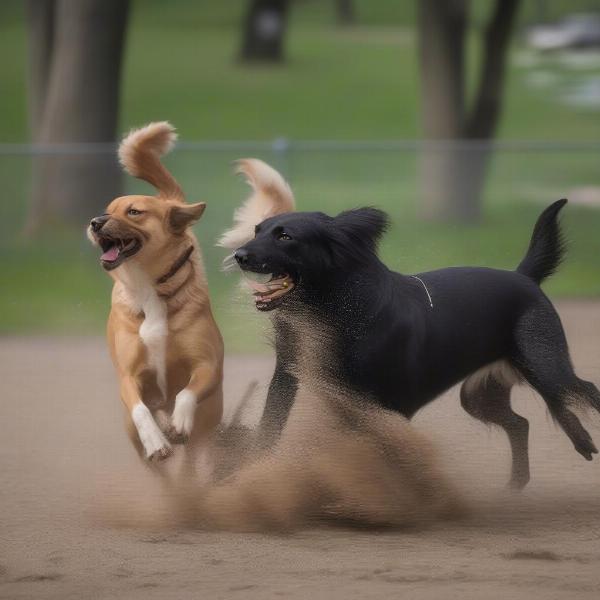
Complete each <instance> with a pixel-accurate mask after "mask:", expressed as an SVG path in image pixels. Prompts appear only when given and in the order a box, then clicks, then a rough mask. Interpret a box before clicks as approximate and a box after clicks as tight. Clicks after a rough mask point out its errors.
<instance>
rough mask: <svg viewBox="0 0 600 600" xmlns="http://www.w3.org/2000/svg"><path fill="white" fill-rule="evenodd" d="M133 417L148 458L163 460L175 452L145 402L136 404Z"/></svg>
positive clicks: (132, 412) (132, 413)
mask: <svg viewBox="0 0 600 600" xmlns="http://www.w3.org/2000/svg"><path fill="white" fill-rule="evenodd" d="M131 418H132V420H133V422H134V424H135V426H136V428H137V431H138V435H139V436H140V441H141V442H142V445H143V446H144V450H145V451H146V457H147V458H149V459H151V460H162V459H163V458H167V456H169V455H170V454H171V453H172V452H173V450H172V448H171V444H169V442H168V441H167V438H165V436H164V435H163V432H162V431H161V430H160V429H159V428H158V425H157V424H156V421H155V420H154V418H153V417H152V413H151V412H150V411H149V410H148V407H147V406H146V405H145V404H143V403H141V402H139V403H138V404H136V405H135V406H134V407H133V410H132V411H131Z"/></svg>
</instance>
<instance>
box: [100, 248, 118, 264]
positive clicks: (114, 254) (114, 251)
mask: <svg viewBox="0 0 600 600" xmlns="http://www.w3.org/2000/svg"><path fill="white" fill-rule="evenodd" d="M117 258H119V249H118V248H117V247H116V246H111V247H110V248H109V249H108V250H107V251H106V252H105V253H104V254H103V255H102V256H101V257H100V260H105V261H106V262H114V261H115V260H117Z"/></svg>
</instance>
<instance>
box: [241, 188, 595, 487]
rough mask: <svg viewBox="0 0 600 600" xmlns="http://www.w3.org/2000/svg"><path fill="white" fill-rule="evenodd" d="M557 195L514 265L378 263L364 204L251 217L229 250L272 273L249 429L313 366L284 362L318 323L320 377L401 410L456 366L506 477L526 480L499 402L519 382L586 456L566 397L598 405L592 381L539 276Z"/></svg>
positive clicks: (451, 378) (552, 249) (273, 427)
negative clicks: (508, 458)
mask: <svg viewBox="0 0 600 600" xmlns="http://www.w3.org/2000/svg"><path fill="white" fill-rule="evenodd" d="M251 183H253V184H254V185H255V189H256V182H252V180H251ZM292 202H293V199H292ZM565 203H566V200H559V201H558V202H555V203H554V204H552V205H551V206H550V207H548V208H547V209H546V210H545V211H544V212H543V213H542V214H541V216H540V217H539V219H538V222H537V223H536V225H535V229H534V231H533V236H532V238H531V243H530V246H529V250H528V251H527V254H526V256H525V258H524V259H523V261H522V262H521V264H520V265H519V266H518V267H517V270H516V271H503V270H497V269H488V268H480V267H455V268H447V269H441V270H438V271H430V272H427V273H419V274H417V275H401V274H399V273H395V272H392V271H390V270H389V269H388V268H387V267H386V266H385V265H384V264H383V263H382V262H381V261H380V260H379V258H378V257H377V253H376V251H377V242H378V240H379V238H380V237H381V235H382V234H383V233H384V232H385V230H386V228H387V226H388V219H387V216H386V215H385V214H384V213H383V212H381V211H379V210H377V209H374V208H362V209H357V210H352V211H348V212H343V213H341V214H340V215H338V216H336V217H330V216H327V215H325V214H323V213H319V212H313V213H294V212H288V213H285V214H279V215H276V216H273V217H270V218H267V219H266V220H264V221H263V222H261V223H260V224H259V225H257V226H256V232H255V238H254V239H253V240H251V241H249V242H247V243H246V244H244V245H243V246H241V247H240V248H238V249H237V251H236V252H235V255H234V256H235V259H236V260H237V262H238V264H239V266H240V267H241V269H243V270H244V271H246V272H252V273H261V274H272V277H271V279H270V280H269V281H268V283H263V284H258V283H256V284H254V287H255V289H256V290H257V291H256V293H255V296H256V306H257V308H258V309H259V310H262V311H274V312H273V321H274V325H275V334H276V337H275V346H276V353H277V364H276V370H275V374H274V377H273V380H272V382H271V385H270V389H269V394H268V398H267V404H266V408H265V412H264V416H263V420H262V427H263V428H264V429H265V430H266V431H268V432H270V433H271V434H272V435H274V436H276V435H277V433H278V432H279V431H280V430H281V428H282V427H283V426H284V424H285V420H286V418H287V414H288V412H289V410H290V408H291V406H292V403H293V400H294V395H295V392H296V389H297V386H298V380H299V378H301V377H311V376H313V375H314V374H311V373H308V372H304V371H303V369H302V368H300V366H299V364H298V356H299V353H300V347H301V345H302V342H303V339H304V338H305V336H306V326H305V324H306V323H307V322H308V323H310V329H311V330H317V331H319V330H322V331H323V332H328V333H327V338H328V340H329V344H328V345H327V350H324V351H323V352H324V353H325V352H327V355H325V354H324V355H323V360H322V362H323V364H324V368H323V374H324V375H325V376H326V377H328V378H329V379H330V380H332V381H333V382H336V383H338V384H341V385H343V386H346V387H350V388H351V389H355V390H357V391H359V392H361V393H363V394H366V395H368V396H369V397H371V398H372V399H373V400H374V401H375V402H377V403H379V404H381V405H382V406H384V407H386V408H388V409H392V410H396V411H398V412H400V413H401V414H403V415H405V416H407V417H409V418H410V417H411V416H412V415H414V414H415V413H416V412H417V411H418V410H419V409H420V408H422V407H423V406H425V405H426V404H427V403H428V402H430V401H431V400H433V399H434V398H435V397H436V396H438V395H439V394H440V393H441V392H443V391H444V390H447V389H448V388H450V387H451V386H452V385H454V384H456V383H458V382H460V381H461V380H463V379H465V378H466V381H465V382H464V383H463V385H462V388H461V391H460V395H461V402H462V406H463V407H464V408H465V410H466V411H467V412H468V413H469V414H471V415H472V416H474V417H475V418H477V419H480V420H482V421H484V422H488V423H493V424H496V425H499V426H500V427H502V428H503V429H504V430H505V431H506V433H507V435H508V437H509V440H510V443H511V447H512V453H513V465H512V478H511V484H512V485H513V486H514V487H519V488H520V487H523V486H524V485H526V483H527V482H528V481H529V459H528V429H529V424H528V422H527V420H526V419H524V418H523V417H521V416H519V415H517V414H516V413H515V412H513V411H512V409H511V405H510V390H511V387H512V385H513V384H515V383H517V382H518V381H520V380H525V382H527V383H529V384H530V385H531V386H532V387H533V388H535V389H536V390H537V391H538V392H539V393H540V394H541V396H542V397H543V398H544V400H545V401H546V404H547V405H548V409H549V411H550V413H551V415H552V417H553V418H554V419H555V420H556V421H557V422H558V423H559V424H560V426H561V427H562V428H563V430H564V431H565V433H566V434H567V435H568V437H569V438H570V439H571V441H572V443H573V445H574V446H575V449H576V450H577V451H578V452H579V453H580V454H581V455H582V456H583V457H584V458H586V459H587V460H591V458H592V453H596V452H597V449H596V447H595V445H594V443H593V441H592V439H591V437H590V435H589V434H588V432H587V431H586V430H585V429H584V428H583V426H582V425H581V423H580V421H579V419H578V418H577V417H576V416H575V414H574V413H573V412H572V411H571V410H570V409H569V406H570V405H572V404H579V405H581V406H584V407H585V406H591V407H593V408H594V409H596V410H598V411H600V392H599V391H598V389H597V388H596V387H595V386H594V385H593V384H592V383H590V382H587V381H583V380H581V379H579V378H578V377H577V376H576V375H575V373H574V372H573V367H572V365H571V361H570V358H569V350H568V346H567V341H566V339H565V334H564V331H563V328H562V325H561V322H560V319H559V316H558V314H557V313H556V310H555V309H554V307H553V306H552V304H551V302H550V300H549V299H548V298H547V297H546V296H545V294H544V293H543V292H542V290H541V289H540V287H539V285H540V283H541V282H542V281H543V280H544V279H546V278H547V277H548V276H550V275H551V274H552V273H553V272H554V271H555V269H556V268H557V266H558V265H559V263H560V261H561V258H562V255H563V249H564V244H563V242H562V239H561V234H560V230H559V226H558V222H557V217H558V213H559V211H560V209H561V208H562V207H563V206H564V205H565Z"/></svg>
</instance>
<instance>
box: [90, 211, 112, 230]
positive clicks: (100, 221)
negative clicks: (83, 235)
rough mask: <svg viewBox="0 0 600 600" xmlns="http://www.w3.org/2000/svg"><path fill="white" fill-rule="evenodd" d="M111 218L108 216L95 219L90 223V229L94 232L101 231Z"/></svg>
mask: <svg viewBox="0 0 600 600" xmlns="http://www.w3.org/2000/svg"><path fill="white" fill-rule="evenodd" d="M108 219H109V216H108V215H102V216H101V217H94V218H93V219H92V220H91V221H90V227H91V228H92V231H96V232H98V231H100V230H101V229H102V226H103V225H104V223H106V221H108Z"/></svg>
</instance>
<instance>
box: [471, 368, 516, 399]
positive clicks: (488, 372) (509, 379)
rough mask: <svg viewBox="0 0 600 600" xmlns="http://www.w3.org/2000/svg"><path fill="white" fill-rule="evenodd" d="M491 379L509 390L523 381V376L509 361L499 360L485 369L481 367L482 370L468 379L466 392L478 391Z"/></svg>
mask: <svg viewBox="0 0 600 600" xmlns="http://www.w3.org/2000/svg"><path fill="white" fill-rule="evenodd" d="M490 377H491V378H493V379H495V380H496V381H497V382H498V383H499V384H501V385H503V386H504V387H507V388H511V387H512V386H513V385H516V384H519V383H521V381H522V380H523V378H522V376H521V374H520V373H519V372H518V371H517V370H516V369H515V368H514V367H513V366H512V365H510V364H509V363H508V362H507V361H505V360H497V361H495V362H493V363H490V364H489V365H486V366H485V367H481V369H478V370H477V371H475V372H474V373H471V375H469V376H468V377H467V379H466V380H465V390H466V392H467V393H470V392H472V391H473V390H475V389H477V388H478V387H480V386H481V385H482V384H483V383H485V382H486V381H487V380H488V379H489V378H490Z"/></svg>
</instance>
